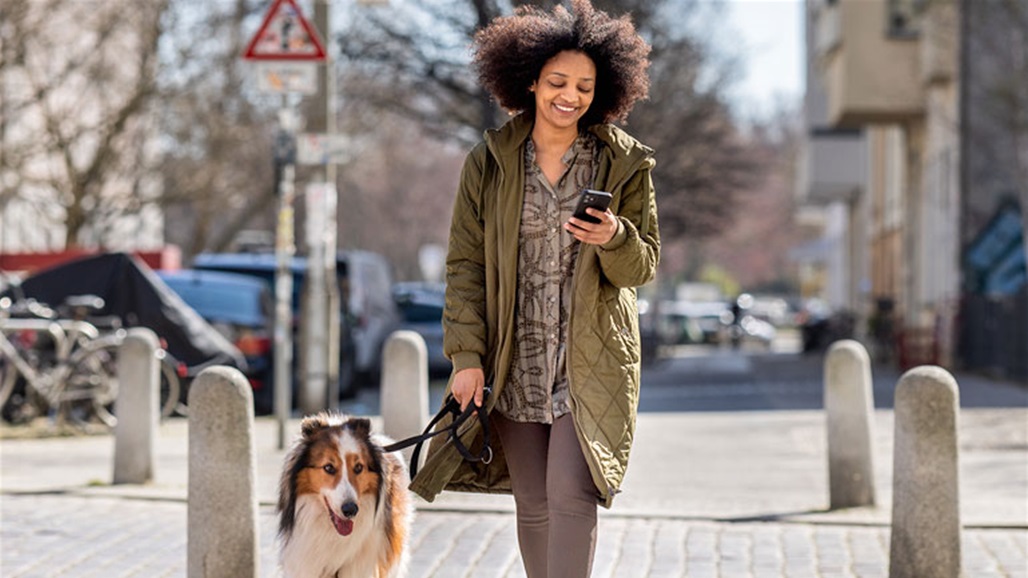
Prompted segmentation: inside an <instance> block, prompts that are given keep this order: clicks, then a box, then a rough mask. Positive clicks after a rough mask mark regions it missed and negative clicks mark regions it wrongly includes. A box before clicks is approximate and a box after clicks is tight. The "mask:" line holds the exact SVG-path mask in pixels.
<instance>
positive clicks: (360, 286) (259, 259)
mask: <svg viewBox="0 0 1028 578" xmlns="http://www.w3.org/2000/svg"><path fill="white" fill-rule="evenodd" d="M193 266H194V267H195V268H197V269H203V270H215V271H227V272H232V273H240V274H244V275H251V276H254V277H257V278H259V279H261V280H263V281H264V283H265V284H266V285H267V286H268V287H269V289H273V288H274V286H275V271H276V268H277V263H276V258H275V255H274V254H272V253H202V254H200V255H197V256H196V258H195V259H194V261H193ZM291 270H292V273H293V298H292V307H293V319H294V323H293V329H294V330H295V329H296V328H297V327H298V324H299V318H300V302H301V297H302V295H303V282H304V275H305V272H306V270H307V260H306V259H305V258H303V257H294V258H293V260H292V264H291ZM336 278H337V280H338V284H339V295H340V325H341V326H340V330H339V339H340V344H339V357H340V358H339V390H340V394H341V395H342V396H344V397H348V396H352V395H354V394H355V393H356V390H357V387H358V385H359V383H358V382H361V383H372V384H373V383H377V378H378V375H379V373H380V371H381V363H382V347H383V345H384V344H385V340H386V338H387V337H388V336H389V334H390V333H392V332H393V331H395V330H396V328H397V327H398V326H399V323H400V313H399V311H398V309H397V308H396V304H395V303H394V302H393V299H392V295H391V292H390V288H391V285H392V273H391V272H390V269H389V263H388V262H387V261H386V260H385V259H384V258H383V257H382V256H381V255H378V254H376V253H372V252H369V251H341V252H339V253H338V255H337V258H336ZM293 359H294V360H296V359H297V356H295V355H294V356H293Z"/></svg>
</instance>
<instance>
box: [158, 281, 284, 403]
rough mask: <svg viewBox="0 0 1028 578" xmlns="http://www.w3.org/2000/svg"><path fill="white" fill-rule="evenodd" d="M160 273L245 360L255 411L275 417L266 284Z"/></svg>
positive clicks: (269, 293) (272, 358)
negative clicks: (273, 413)
mask: <svg viewBox="0 0 1028 578" xmlns="http://www.w3.org/2000/svg"><path fill="white" fill-rule="evenodd" d="M157 275H158V276H159V277H160V278H161V280H162V281H164V284H165V285H167V286H168V287H170V288H171V289H172V290H173V291H175V293H177V294H178V296H179V297H181V298H182V301H184V302H185V303H186V305H189V306H190V307H192V308H193V309H194V310H195V311H196V312H197V313H199V314H200V316H201V317H203V318H204V319H205V320H206V321H207V322H208V323H210V324H211V325H212V326H213V327H214V328H215V329H217V330H218V332H219V333H221V334H222V335H223V336H225V338H226V339H228V340H229V341H230V342H231V343H233V344H235V346H236V347H237V348H238V349H239V351H241V352H242V353H243V355H244V356H246V365H247V369H246V377H247V379H248V380H249V381H250V385H251V386H252V387H253V401H254V410H255V411H256V412H257V413H259V414H267V413H271V411H272V408H273V404H274V394H273V391H274V388H273V379H272V378H273V371H272V369H273V365H274V363H273V362H274V355H273V351H272V349H273V347H272V346H273V340H272V330H273V316H272V315H273V311H274V309H273V301H272V298H271V292H270V291H269V290H268V287H267V285H265V284H264V283H263V282H262V281H260V280H258V279H254V278H253V277H251V276H248V275H238V274H234V273H222V272H218V271H200V270H196V269H181V270H176V271H157Z"/></svg>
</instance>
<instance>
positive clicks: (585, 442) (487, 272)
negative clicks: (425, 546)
mask: <svg viewBox="0 0 1028 578" xmlns="http://www.w3.org/2000/svg"><path fill="white" fill-rule="evenodd" d="M589 130H590V131H591V132H592V133H593V134H595V135H596V136H597V137H598V138H599V141H600V147H601V151H600V153H599V162H598V165H597V167H596V177H595V180H594V183H593V188H594V189H599V190H604V191H609V192H610V193H612V194H613V201H612V203H611V211H612V212H613V213H614V214H615V215H617V216H618V218H619V220H620V223H621V225H620V227H619V230H618V232H617V234H616V235H615V237H614V238H613V239H612V240H611V241H610V242H609V243H607V244H606V245H605V246H604V247H603V248H600V247H598V246H595V245H586V244H583V245H582V246H581V248H580V250H579V254H578V260H577V264H576V269H575V274H574V278H573V279H574V289H573V295H572V299H571V309H570V310H571V315H570V317H569V328H568V342H567V351H568V354H567V355H568V360H567V361H568V377H569V382H570V394H571V411H572V415H573V417H574V422H575V429H576V431H577V432H578V439H579V441H580V442H581V444H582V451H583V453H584V454H585V456H586V461H587V462H588V464H589V469H590V472H591V473H592V477H593V481H594V482H595V484H596V487H597V491H598V499H599V501H600V503H602V504H604V505H605V506H607V507H609V506H610V504H611V502H612V500H613V498H614V495H615V494H616V493H617V492H618V491H619V488H620V486H621V481H622V479H623V478H624V475H625V468H626V466H627V464H628V453H629V450H630V448H631V445H632V438H633V435H634V432H635V418H636V409H637V407H638V399H639V363H640V347H639V315H638V310H637V307H636V293H635V287H637V286H639V285H643V284H645V283H647V282H649V281H650V280H652V279H653V277H654V273H655V272H656V268H657V260H658V259H659V256H660V237H659V235H658V232H657V205H656V201H655V199H654V192H653V181H652V179H651V175H650V171H651V170H652V169H653V166H654V161H653V157H652V154H653V151H652V150H651V149H649V148H647V147H645V146H643V145H642V144H640V143H639V142H638V141H636V140H635V139H634V138H632V137H631V136H629V135H628V134H626V133H625V132H624V131H622V130H620V129H618V128H617V127H614V126H612V125H607V124H603V125H596V126H593V127H590V128H589ZM531 132H532V121H531V119H530V118H527V117H526V115H519V116H517V117H515V118H513V119H511V120H510V121H509V122H508V123H506V124H505V125H504V126H503V127H501V128H499V129H497V130H490V131H487V132H486V134H485V141H484V142H483V143H480V144H479V145H478V146H477V147H475V148H474V149H473V150H472V151H471V153H470V154H469V155H468V157H467V159H466V160H465V163H464V169H463V172H462V174H461V181H460V187H459V190H458V194H457V199H456V203H455V206H454V208H453V220H452V225H451V230H450V245H449V251H448V254H447V259H446V285H447V287H446V308H445V311H444V315H443V328H444V335H445V337H444V341H443V343H444V345H443V348H444V350H445V352H446V354H447V356H449V357H450V359H451V360H452V361H453V365H454V373H456V372H457V371H460V370H461V369H465V368H469V367H481V368H483V369H484V372H485V376H486V384H487V385H491V386H492V389H493V394H492V396H491V397H490V398H489V400H488V401H487V403H486V406H487V408H488V409H489V410H492V407H493V405H494V404H495V400H496V399H497V398H498V397H499V393H500V391H502V388H503V386H504V383H505V382H506V380H507V375H508V372H509V370H510V366H511V358H512V354H513V346H514V344H513V338H514V324H515V320H514V314H515V312H514V308H515V302H516V292H517V273H518V271H517V266H518V228H519V226H520V221H521V208H522V203H523V201H524V190H525V186H524V185H525V183H524V174H525V172H524V170H523V158H524V156H523V155H524V143H525V142H526V140H527V139H528V137H529V135H530V134H531ZM451 379H452V378H451ZM473 421H474V423H473V424H472V425H471V426H469V427H467V429H465V430H464V431H463V433H462V435H461V439H462V440H463V441H464V442H465V444H467V445H468V447H469V448H471V450H472V452H476V451H477V450H478V449H479V448H481V443H482V441H481V437H482V436H481V427H480V425H479V424H478V422H477V420H473ZM447 423H449V422H448V421H446V420H444V422H443V424H442V425H446V424H447ZM435 440H437V441H435V442H433V444H432V445H431V447H430V448H429V452H428V456H427V459H426V461H425V464H424V467H423V468H422V469H421V470H420V471H419V472H418V475H417V477H416V478H415V479H414V481H413V482H412V484H411V489H412V490H413V491H414V492H416V493H417V494H419V495H420V496H422V497H423V498H425V499H426V500H428V501H432V500H433V499H434V498H435V496H436V495H437V494H438V493H439V492H440V491H442V490H444V489H447V490H457V491H472V492H490V493H510V491H511V489H510V478H509V475H508V473H507V466H506V462H505V460H504V458H503V449H502V447H500V443H499V440H498V439H497V436H496V435H495V434H492V436H491V445H492V447H493V448H494V450H495V454H496V455H495V459H493V461H492V462H491V463H490V464H488V465H483V464H474V465H472V464H469V463H468V462H465V461H464V460H463V459H462V458H461V456H460V455H459V454H458V453H457V451H456V449H455V448H454V447H453V446H452V443H450V442H448V441H446V440H444V439H443V438H442V437H437V438H435Z"/></svg>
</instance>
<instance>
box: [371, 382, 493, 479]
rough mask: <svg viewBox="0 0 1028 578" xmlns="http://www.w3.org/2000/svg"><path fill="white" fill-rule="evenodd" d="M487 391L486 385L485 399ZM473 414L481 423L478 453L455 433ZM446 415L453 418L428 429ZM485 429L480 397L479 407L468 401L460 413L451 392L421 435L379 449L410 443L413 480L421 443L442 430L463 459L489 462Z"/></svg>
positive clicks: (486, 416) (485, 414)
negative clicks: (480, 439) (443, 425)
mask: <svg viewBox="0 0 1028 578" xmlns="http://www.w3.org/2000/svg"><path fill="white" fill-rule="evenodd" d="M489 393H490V388H488V387H487V388H485V397H486V398H488V396H489ZM473 414H477V415H478V421H479V422H480V423H481V424H482V436H483V442H484V443H483V447H482V451H481V452H479V454H478V455H474V454H472V453H471V451H470V450H468V448H467V447H466V446H465V445H464V443H463V442H461V441H460V436H459V435H458V432H457V430H458V429H459V428H460V426H461V425H463V424H464V422H466V421H467V420H468V419H469V418H470V417H471V416H472V415H473ZM447 415H452V416H454V418H453V421H452V422H450V424H449V425H447V426H446V427H444V428H442V429H439V430H436V431H432V428H433V427H435V425H436V424H437V423H439V422H440V421H441V420H442V419H443V418H444V417H446V416H447ZM489 429H490V428H489V413H488V412H487V411H486V409H485V401H484V400H483V403H482V405H481V406H476V405H475V403H474V402H473V401H472V402H471V403H469V404H468V407H467V408H465V409H464V411H463V412H461V409H460V403H458V402H457V400H456V399H455V398H454V397H453V395H449V396H447V398H446V403H444V404H443V407H442V409H440V410H439V412H438V413H436V415H435V416H434V417H433V418H432V420H431V421H430V422H429V423H428V426H426V427H425V431H424V432H422V433H421V435H417V436H413V437H409V438H407V439H403V440H400V441H398V442H395V443H393V444H390V445H388V446H385V447H383V448H382V450H383V451H385V452H387V453H388V452H394V451H396V450H401V449H404V448H407V447H410V446H414V452H413V453H412V454H411V464H410V478H411V479H412V480H413V479H414V477H415V476H417V475H418V463H419V462H420V458H421V448H422V446H424V443H425V442H426V441H428V440H430V439H432V438H434V437H435V436H437V435H441V434H444V433H449V434H450V440H451V441H453V444H454V447H455V448H456V449H457V452H458V453H460V455H461V457H463V458H464V459H465V460H467V461H469V462H483V463H485V464H488V463H490V462H492V461H493V449H492V446H491V445H490V437H489Z"/></svg>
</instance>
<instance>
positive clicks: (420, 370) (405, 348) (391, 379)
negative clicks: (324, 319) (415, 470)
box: [381, 331, 428, 463]
mask: <svg viewBox="0 0 1028 578" xmlns="http://www.w3.org/2000/svg"><path fill="white" fill-rule="evenodd" d="M381 396H382V397H381V411H382V424H383V426H382V427H383V431H384V432H385V434H386V435H387V436H389V437H391V438H393V439H394V440H400V439H404V438H408V437H411V436H413V435H417V434H420V433H421V432H422V431H424V429H425V426H427V425H428V352H427V349H426V347H425V340H424V338H422V337H421V336H420V335H418V334H417V333H415V332H413V331H396V332H394V333H393V334H392V335H390V336H389V339H388V340H387V341H386V344H385V349H384V350H383V351H382V393H381ZM413 451H414V448H413V447H410V448H407V449H405V450H403V454H404V456H405V457H406V458H407V461H408V463H410V457H411V453H412V452H413Z"/></svg>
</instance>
